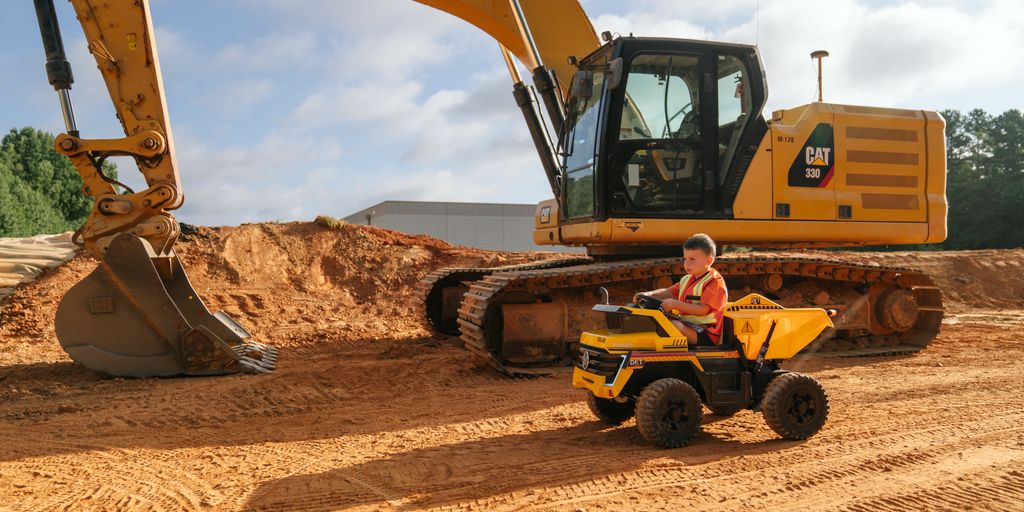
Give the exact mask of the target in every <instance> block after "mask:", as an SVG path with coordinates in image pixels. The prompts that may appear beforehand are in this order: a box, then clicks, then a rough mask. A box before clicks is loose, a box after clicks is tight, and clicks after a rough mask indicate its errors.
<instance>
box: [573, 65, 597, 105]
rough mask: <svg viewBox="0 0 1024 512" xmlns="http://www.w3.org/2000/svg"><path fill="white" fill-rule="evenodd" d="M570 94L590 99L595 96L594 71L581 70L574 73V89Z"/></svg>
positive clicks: (574, 96)
mask: <svg viewBox="0 0 1024 512" xmlns="http://www.w3.org/2000/svg"><path fill="white" fill-rule="evenodd" d="M570 94H572V97H573V98H582V99H585V100H589V99H590V98H591V97H593V96H594V72H593V71H587V70H583V69H581V70H579V71H577V72H576V73H575V74H573V75H572V89H570Z"/></svg>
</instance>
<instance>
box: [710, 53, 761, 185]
mask: <svg viewBox="0 0 1024 512" xmlns="http://www.w3.org/2000/svg"><path fill="white" fill-rule="evenodd" d="M717 73H718V154H719V159H718V162H719V167H720V172H719V179H720V180H722V181H724V180H725V176H726V172H727V171H728V170H729V169H728V168H729V162H731V161H732V157H733V155H734V154H735V152H736V148H737V147H738V146H739V143H740V135H742V133H743V127H744V126H746V122H747V118H748V117H749V116H750V111H751V103H752V102H753V101H752V99H751V91H750V87H749V86H748V85H747V83H748V81H749V78H748V77H747V71H746V66H744V65H743V61H741V60H740V59H739V58H737V57H735V56H732V55H719V56H718V69H717Z"/></svg>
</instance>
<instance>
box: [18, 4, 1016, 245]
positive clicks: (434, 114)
mask: <svg viewBox="0 0 1024 512" xmlns="http://www.w3.org/2000/svg"><path fill="white" fill-rule="evenodd" d="M56 3H57V8H58V11H59V12H60V15H61V22H62V31H63V35H64V42H65V46H66V47H67V49H68V53H69V58H70V60H71V62H72V65H73V66H74V71H75V78H76V83H75V87H74V89H73V91H72V94H73V99H74V102H75V110H76V115H77V118H78V124H79V128H80V130H81V131H82V133H83V136H84V137H90V138H93V137H95V138H99V137H115V136H118V135H119V129H120V128H119V126H118V124H117V122H116V120H115V118H114V115H113V108H112V107H111V105H110V101H109V98H108V97H107V94H106V91H105V89H104V87H103V84H102V81H101V79H100V76H99V73H98V71H96V69H95V64H94V61H93V59H92V57H91V56H90V55H89V54H88V52H87V51H86V49H85V43H84V40H83V37H82V35H81V31H80V29H79V27H78V25H77V22H76V21H75V20H74V17H73V13H72V9H71V7H70V5H68V4H67V3H66V2H63V1H60V0H58V1H57V2H56ZM709 4H710V5H709ZM583 5H584V9H585V10H586V11H587V13H588V15H589V16H590V17H591V19H592V20H593V22H594V26H595V28H596V29H597V30H598V31H599V32H600V31H602V30H612V31H614V32H618V33H621V34H624V35H625V34H628V33H630V32H633V33H635V34H636V35H649V36H670V37H689V38H696V39H711V40H721V41H730V42H740V43H757V44H758V45H759V47H760V48H761V52H762V58H763V60H764V62H765V67H766V72H767V75H768V83H769V90H770V94H769V105H768V109H767V110H768V111H770V110H773V109H778V108H785V107H792V106H797V105H800V104H803V103H807V102H808V101H810V100H812V98H813V97H814V91H815V87H816V85H815V72H814V68H813V67H812V65H811V61H810V58H809V57H808V54H809V53H810V52H811V51H812V50H816V49H821V48H824V49H827V50H829V51H830V52H831V54H832V56H831V57H829V58H828V59H827V60H826V61H825V100H826V101H832V102H837V103H852V104H867V105H877V106H891V107H903V108H920V109H929V110H941V109H945V108H957V109H971V108H975V107H979V108H984V109H987V110H989V111H992V112H997V113H998V112H1002V111H1005V110H1007V109H1010V108H1018V109H1019V108H1022V99H1024V94H1021V93H1020V84H1021V83H1024V58H1022V54H1021V50H1020V48H1024V3H1022V2H1019V1H1018V0H988V1H986V0H961V1H952V0H932V1H928V2H924V1H922V2H901V1H898V0H896V1H886V2H883V1H880V0H834V1H829V2H821V1H812V0H760V2H758V0H720V1H718V2H714V3H709V2H706V1H697V0H637V1H631V2H622V1H612V0H586V1H584V2H583ZM4 7H5V16H4V17H3V19H2V20H0V34H3V36H2V37H3V40H4V43H5V44H3V45H0V69H3V70H4V71H3V73H0V91H2V92H3V94H0V129H3V130H5V131H6V130H7V129H9V128H13V127H20V126H34V127H37V128H41V129H44V130H47V131H50V132H54V133H59V132H61V131H63V123H62V121H61V117H60V111H59V107H58V103H57V98H56V95H55V93H54V92H53V89H52V88H50V87H49V85H48V84H47V83H46V76H45V72H44V69H43V62H44V57H43V51H42V45H41V42H40V39H39V35H38V32H37V25H36V20H35V14H34V12H33V11H32V4H31V2H27V1H26V2H6V5H5V6H4ZM758 10H759V15H758V14H757V13H758ZM152 11H153V19H154V24H155V26H156V34H157V45H158V48H159V51H160V59H161V64H162V66H163V76H164V85H165V87H166V95H167V100H168V105H169V109H170V117H171V124H172V129H173V132H174V137H175V143H176V151H177V154H178V157H179V162H180V171H181V176H182V181H183V185H184V189H185V197H186V204H185V206H184V207H183V208H182V209H180V210H178V211H177V212H176V213H177V215H178V217H179V218H180V219H181V220H182V221H184V222H190V223H195V224H204V225H230V224H238V223H241V222H258V221H272V220H302V219H306V220H308V219H312V218H313V217H315V216H316V215H318V214H329V215H334V216H338V217H341V216H345V215H347V214H349V213H351V212H354V211H356V210H358V209H360V208H363V207H366V206H369V205H371V204H374V203H376V202H379V201H382V200H385V199H404V200H439V201H485V202H512V203H534V202H537V201H540V200H542V199H545V198H546V197H547V196H548V195H550V191H549V190H548V188H547V182H546V180H545V178H544V175H543V172H542V170H541V168H540V165H539V163H538V161H537V157H536V155H535V154H534V153H533V149H532V145H531V143H530V141H529V137H528V134H527V132H526V130H525V128H524V126H523V123H522V118H521V116H520V114H519V112H518V110H517V109H516V107H515V104H514V101H513V100H512V97H511V92H510V90H511V87H510V82H509V79H508V73H507V71H506V70H505V68H504V64H503V62H502V60H501V57H500V54H499V52H498V49H497V46H496V44H495V43H494V42H493V41H492V40H491V39H490V38H489V37H488V36H486V35H485V34H484V33H482V32H480V31H479V30H477V29H476V28H475V27H472V26H470V25H468V24H466V23H464V22H462V21H461V20H458V19H456V18H453V17H451V16H449V15H447V14H445V13H442V12H439V11H435V10H433V9H431V8H428V7H425V6H422V5H419V4H416V3H414V2H412V1H409V0H380V1H377V2H356V1H331V0H287V1H286V0H246V1H243V0H222V1H217V2H210V1H202V2H201V1H196V0H153V1H152ZM119 164H120V167H121V169H122V176H123V178H124V179H125V181H126V182H127V183H128V184H129V185H132V186H136V187H138V186H139V185H141V183H142V180H141V177H139V176H138V174H137V172H135V171H134V168H133V167H134V166H132V165H131V164H130V162H129V161H127V160H122V161H119Z"/></svg>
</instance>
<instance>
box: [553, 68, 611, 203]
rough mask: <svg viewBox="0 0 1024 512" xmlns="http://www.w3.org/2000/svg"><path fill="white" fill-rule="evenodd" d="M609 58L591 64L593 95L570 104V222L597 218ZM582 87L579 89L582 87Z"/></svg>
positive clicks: (566, 149) (565, 147) (565, 148)
mask: <svg viewBox="0 0 1024 512" xmlns="http://www.w3.org/2000/svg"><path fill="white" fill-rule="evenodd" d="M607 64H608V58H607V54H604V57H603V58H598V59H595V60H593V61H591V64H590V67H589V69H585V70H584V71H589V72H591V73H593V75H592V77H591V76H590V75H589V74H588V76H587V78H588V80H586V81H585V82H583V83H585V84H586V85H589V86H590V91H589V93H590V94H577V95H574V96H573V98H572V99H571V100H570V102H569V117H568V119H567V120H566V129H565V137H564V138H563V139H562V152H563V153H564V154H565V173H566V175H565V183H566V191H565V194H566V197H565V202H566V205H565V208H566V214H567V215H568V217H569V218H570V219H573V218H580V217H591V216H593V215H594V171H595V166H596V160H597V151H598V146H597V141H598V137H599V135H600V131H599V128H600V121H601V119H600V115H601V108H600V107H601V104H602V96H603V92H604V79H605V74H606V71H607V70H606V66H607ZM578 85H579V84H577V85H576V86H577V87H578Z"/></svg>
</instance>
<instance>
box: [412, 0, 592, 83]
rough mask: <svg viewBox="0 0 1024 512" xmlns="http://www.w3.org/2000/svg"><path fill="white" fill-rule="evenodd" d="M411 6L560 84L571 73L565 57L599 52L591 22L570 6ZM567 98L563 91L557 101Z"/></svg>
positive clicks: (567, 2) (443, 0)
mask: <svg viewBox="0 0 1024 512" xmlns="http://www.w3.org/2000/svg"><path fill="white" fill-rule="evenodd" d="M416 1H417V2H419V3H421V4H424V5H429V6H430V7H433V8H435V9H438V10H441V11H444V12H446V13H448V14H451V15H452V16H455V17H457V18H460V19H462V20H465V21H466V22H468V23H470V24H472V25H473V26H475V27H477V28H479V29H480V30H483V31H484V32H486V33H487V34H488V35H489V36H491V37H493V38H494V40H495V41H497V42H498V44H500V45H501V46H503V47H505V48H507V49H508V51H510V52H511V53H512V54H513V55H515V56H516V57H517V58H518V59H519V60H520V61H521V62H523V63H524V64H526V65H527V66H528V67H529V68H530V70H531V71H533V70H536V69H537V68H538V67H539V66H542V65H543V66H545V67H546V68H547V69H549V70H551V72H552V73H554V75H555V77H556V78H557V80H558V82H560V83H562V84H568V83H569V80H570V79H571V78H572V75H573V73H574V72H575V71H576V69H575V67H574V66H573V64H571V63H570V62H569V57H570V56H575V57H578V58H581V59H582V58H583V57H584V56H586V55H589V54H590V53H591V52H593V51H594V50H596V49H597V48H598V47H599V46H600V43H599V42H598V39H597V35H596V34H595V33H594V26H593V25H592V24H591V23H590V18H588V17H587V13H585V12H584V11H583V7H581V6H580V4H579V2H576V1H575V0H559V1H556V2H552V1H549V0H416ZM531 39H532V42H531ZM540 81H541V82H542V81H544V80H543V77H541V80H540ZM538 86H539V87H543V85H541V84H540V83H538ZM568 92H569V91H568V88H562V90H561V91H560V93H561V100H562V101H565V100H567V99H568V98H567V94H568Z"/></svg>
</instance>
